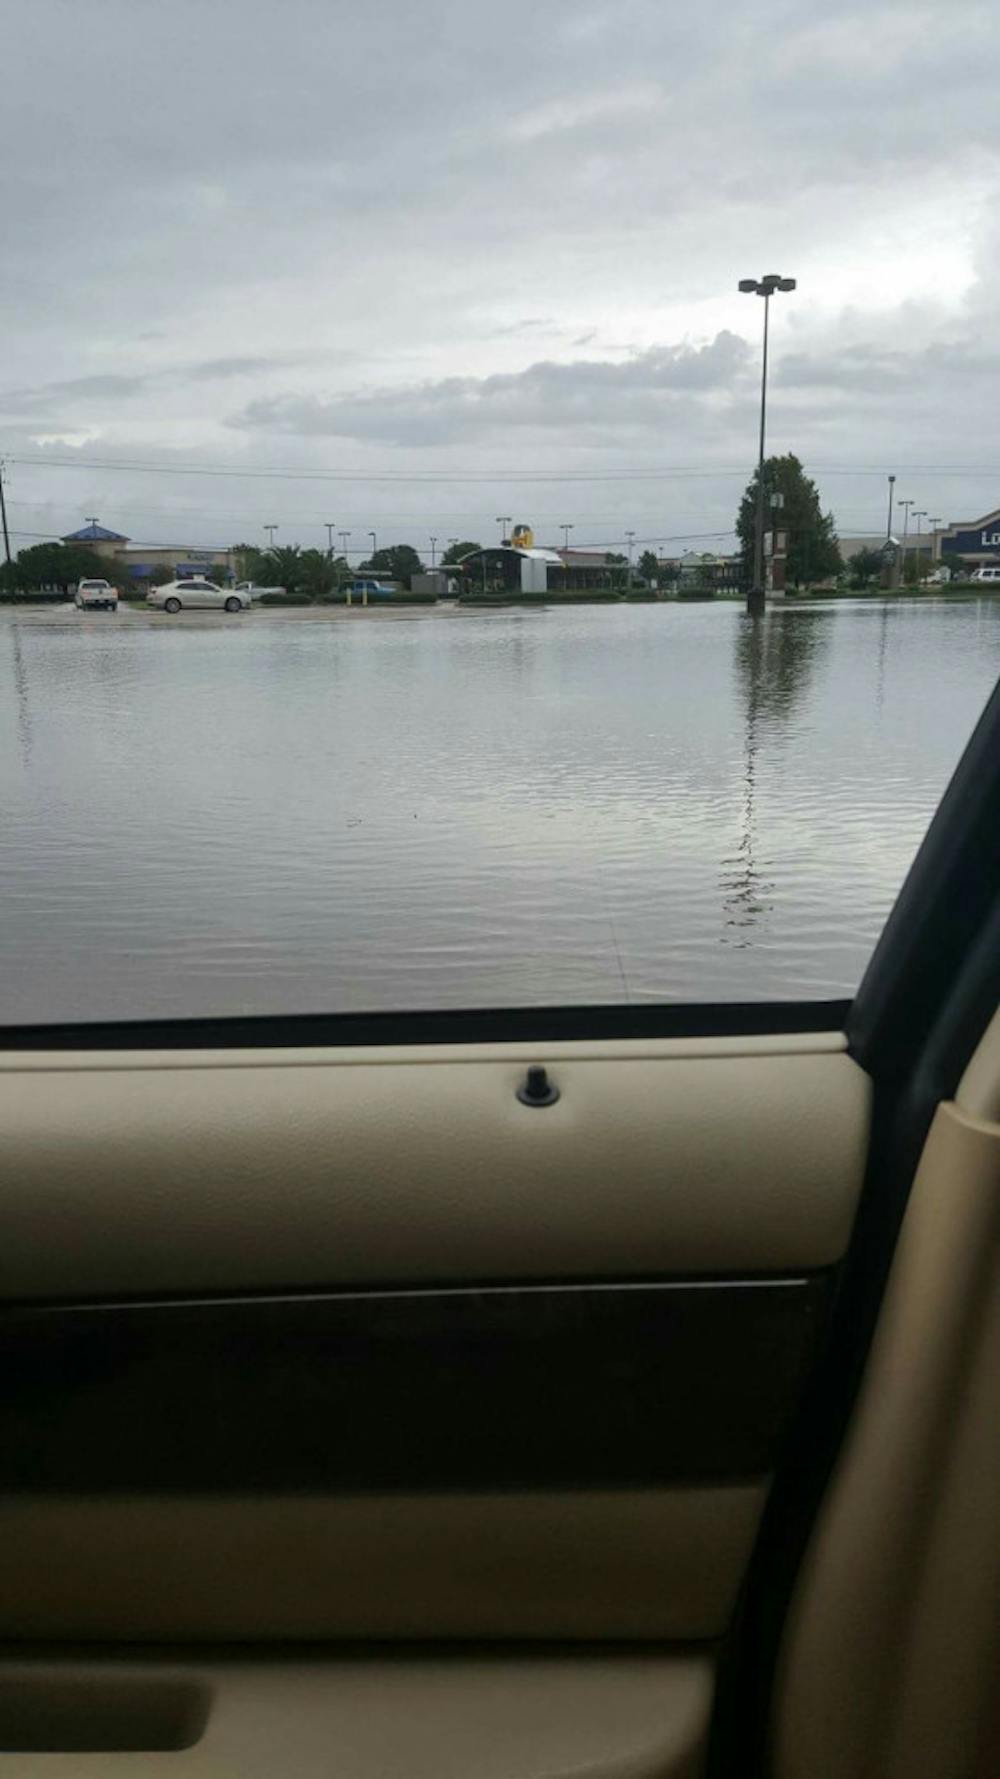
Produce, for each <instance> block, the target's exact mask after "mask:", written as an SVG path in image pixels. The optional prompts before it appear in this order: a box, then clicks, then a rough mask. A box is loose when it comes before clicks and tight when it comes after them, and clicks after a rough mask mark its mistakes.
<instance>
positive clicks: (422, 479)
mask: <svg viewBox="0 0 1000 1779" xmlns="http://www.w3.org/2000/svg"><path fill="white" fill-rule="evenodd" d="M6 460H7V462H8V463H17V464H20V465H22V466H23V467H25V468H32V469H46V468H51V469H77V470H79V469H82V470H89V471H94V470H115V471H118V472H120V473H125V474H135V475H161V476H196V477H197V476H201V477H235V478H238V479H243V480H246V481H288V482H320V483H323V482H338V483H339V482H358V483H365V484H386V485H388V486H392V485H393V484H399V483H412V484H414V485H417V486H421V485H426V484H433V483H436V482H437V483H440V482H453V483H463V484H466V485H472V486H477V485H478V486H482V485H483V484H484V483H493V482H498V481H502V482H509V483H511V484H515V483H518V484H524V485H534V484H537V483H557V482H559V483H578V484H580V485H585V484H591V483H600V482H641V481H654V482H659V481H672V480H711V479H713V478H721V477H729V476H739V477H744V476H746V475H747V474H748V467H747V465H746V464H745V463H742V464H738V465H735V466H733V465H729V464H716V465H713V466H711V467H696V466H690V465H681V464H673V465H663V466H661V467H660V468H656V469H619V470H600V471H590V470H570V471H567V470H547V469H537V470H527V469H525V468H524V467H523V466H521V467H520V468H518V469H483V470H475V471H471V472H470V471H469V470H468V469H462V470H450V469H441V470H391V471H382V472H380V473H375V474H372V473H367V472H365V471H359V470H341V469H329V470H327V469H323V470H320V469H297V470H293V469H285V468H280V467H276V468H269V469H247V468H246V467H237V466H236V465H229V464H186V465H185V464H167V463H148V462H140V461H129V460H126V459H123V458H97V457H89V458H79V457H54V456H48V455H47V456H44V457H22V456H19V455H14V454H13V453H11V454H10V455H9V456H7V459H6ZM810 468H811V470H812V473H813V474H814V475H823V476H857V477H860V476H881V475H883V474H884V473H885V465H884V464H812V465H810ZM896 468H897V470H898V472H899V473H900V474H903V475H907V476H918V475H928V476H930V475H933V476H969V475H981V476H1000V467H998V466H997V465H995V464H919V463H918V464H897V465H896Z"/></svg>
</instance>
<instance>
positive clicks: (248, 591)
mask: <svg viewBox="0 0 1000 1779" xmlns="http://www.w3.org/2000/svg"><path fill="white" fill-rule="evenodd" d="M235 591H236V592H237V593H242V594H243V595H244V596H245V598H247V599H260V597H261V596H262V594H264V593H278V594H283V593H284V592H285V588H284V587H255V586H254V583H253V581H237V583H236V587H235Z"/></svg>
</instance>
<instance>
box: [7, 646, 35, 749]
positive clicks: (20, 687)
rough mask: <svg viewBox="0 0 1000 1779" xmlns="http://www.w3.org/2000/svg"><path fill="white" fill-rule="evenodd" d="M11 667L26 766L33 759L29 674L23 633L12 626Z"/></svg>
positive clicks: (18, 730) (20, 738)
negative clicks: (22, 640)
mask: <svg viewBox="0 0 1000 1779" xmlns="http://www.w3.org/2000/svg"><path fill="white" fill-rule="evenodd" d="M10 638H11V665H12V667H13V670H14V694H15V697H16V699H17V733H18V739H19V741H20V743H21V758H22V761H23V763H24V765H25V766H27V764H28V762H29V761H30V759H31V704H30V700H29V696H28V674H27V669H26V667H25V665H24V653H23V650H22V648H21V633H20V631H19V630H18V629H17V628H16V626H13V625H12V626H11V631H10Z"/></svg>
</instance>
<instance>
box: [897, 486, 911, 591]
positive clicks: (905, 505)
mask: <svg viewBox="0 0 1000 1779" xmlns="http://www.w3.org/2000/svg"><path fill="white" fill-rule="evenodd" d="M899 504H900V506H901V507H902V509H903V572H902V575H901V576H900V579H901V580H902V582H903V585H904V586H905V585H906V543H907V539H908V537H909V535H910V508H911V506H912V505H913V502H912V500H901V501H900V503H899Z"/></svg>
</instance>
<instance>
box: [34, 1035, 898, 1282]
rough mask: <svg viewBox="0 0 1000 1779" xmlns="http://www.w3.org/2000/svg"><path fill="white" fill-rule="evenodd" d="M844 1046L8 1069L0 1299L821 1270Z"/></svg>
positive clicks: (856, 1139)
mask: <svg viewBox="0 0 1000 1779" xmlns="http://www.w3.org/2000/svg"><path fill="white" fill-rule="evenodd" d="M632 1049H633V1051H634V1052H639V1051H642V1050H643V1046H641V1045H638V1044H636V1045H634V1046H632ZM842 1049H843V1043H842V1040H840V1039H838V1038H837V1037H835V1036H833V1035H831V1034H820V1035H818V1036H813V1037H808V1036H807V1037H790V1038H787V1039H785V1040H783V1041H782V1044H781V1045H779V1044H778V1043H777V1041H776V1040H774V1039H767V1038H764V1039H753V1038H750V1039H745V1040H743V1041H742V1043H741V1044H738V1043H737V1042H736V1041H734V1040H716V1041H715V1042H714V1045H713V1042H712V1041H704V1042H702V1043H701V1044H700V1045H697V1044H696V1045H693V1046H692V1045H685V1043H683V1042H682V1041H673V1042H670V1041H666V1042H663V1043H660V1044H658V1045H652V1046H646V1047H645V1054H629V1055H626V1056H624V1057H622V1058H620V1059H615V1060H612V1059H611V1058H610V1057H609V1056H608V1055H607V1053H606V1050H605V1051H604V1052H602V1051H601V1049H600V1047H599V1046H593V1047H588V1046H586V1045H568V1046H567V1045H564V1046H561V1047H560V1046H553V1047H551V1049H549V1050H546V1051H545V1052H542V1053H541V1054H539V1052H538V1050H537V1048H536V1049H528V1050H526V1049H525V1048H524V1047H520V1046H513V1045H511V1046H494V1047H492V1048H491V1047H488V1046H479V1047H476V1048H472V1047H470V1049H469V1050H468V1051H467V1052H454V1051H452V1052H447V1051H442V1052H438V1051H435V1050H434V1049H433V1048H430V1049H428V1048H425V1049H424V1050H423V1051H422V1052H420V1053H419V1054H417V1055H412V1054H411V1055H407V1054H406V1053H405V1052H404V1053H402V1055H400V1054H398V1053H391V1052H386V1053H382V1054H381V1055H379V1054H378V1053H376V1054H375V1055H374V1056H373V1054H372V1053H371V1052H368V1051H363V1052H352V1051H345V1052H340V1053H332V1055H324V1053H322V1052H318V1053H308V1054H305V1055H303V1056H301V1057H300V1056H299V1055H298V1054H297V1053H295V1052H290V1053H289V1052H286V1053H282V1052H272V1053H270V1054H268V1055H267V1056H261V1055H258V1054H256V1053H254V1052H247V1053H243V1054H242V1055H241V1056H240V1057H238V1058H235V1059H227V1058H226V1057H225V1056H224V1055H220V1054H213V1053H208V1054H207V1055H202V1056H198V1057H194V1056H191V1055H188V1056H185V1055H182V1054H176V1053H165V1054H162V1055H157V1056H150V1055H143V1054H141V1053H139V1054H138V1055H136V1056H135V1057H133V1058H124V1057H119V1058H95V1057H93V1056H83V1057H79V1058H75V1057H71V1056H65V1057H58V1058H56V1057H50V1058H44V1057H30V1058H26V1059H24V1060H23V1061H22V1060H19V1059H15V1058H10V1057H8V1058H6V1059H3V1060H2V1061H0V1182H2V1183H0V1295H2V1296H3V1297H5V1298H7V1299H8V1300H10V1299H11V1298H31V1297H59V1296H63V1295H67V1296H74V1297H80V1296H87V1295H93V1296H110V1295H115V1294H129V1295H141V1294H143V1293H152V1292H158V1291H198V1290H253V1289H258V1288H267V1287H269V1286H271V1287H273V1286H280V1287H282V1288H290V1287H296V1286H313V1285H317V1284H365V1283H372V1282H386V1281H395V1282H409V1281H416V1282H420V1281H431V1282H436V1283H440V1282H446V1281H449V1280H450V1281H459V1282H463V1283H469V1282H474V1281H477V1280H481V1279H531V1278H553V1279H558V1278H571V1277H588V1276H591V1277H601V1278H608V1277H630V1276H631V1277H635V1276H642V1275H644V1276H646V1277H655V1276H663V1275H669V1276H674V1277H679V1276H683V1275H686V1274H688V1275H690V1274H702V1275H707V1276H712V1275H720V1274H741V1273H760V1272H765V1273H766V1272H774V1273H777V1272H781V1271H783V1270H790V1269H797V1270H805V1269H810V1268H819V1267H824V1266H829V1265H831V1264H833V1263H835V1262H836V1261H837V1260H839V1259H840V1257H841V1256H842V1254H843V1252H844V1250H845V1248H846V1245H847V1240H848V1236H849V1233H850V1227H851V1222H852V1218H853V1214H854V1208H855V1204H856V1201H857V1195H858V1191H859V1187H860V1181H861V1174H862V1170H863V1166H864V1155H865V1146H866V1141H867V1130H868V1114H869V1083H868V1080H867V1078H866V1076H865V1075H864V1074H863V1073H862V1071H861V1070H860V1069H859V1068H857V1066H856V1065H855V1064H854V1063H853V1062H851V1061H850V1059H849V1058H848V1057H847V1056H846V1055H844V1054H842ZM402 1056H405V1057H406V1060H402ZM534 1061H543V1062H545V1063H546V1065H547V1066H548V1067H549V1069H550V1071H551V1073H552V1076H553V1078H554V1079H557V1081H558V1084H559V1087H560V1090H561V1097H560V1099H559V1102H558V1104H556V1105H554V1106H552V1107H551V1108H548V1109H546V1110H529V1109H527V1108H525V1107H524V1106H522V1105H521V1104H519V1102H518V1100H517V1098H516V1095H515V1089H516V1087H517V1085H518V1083H519V1082H520V1081H521V1079H522V1078H523V1076H524V1072H525V1068H526V1066H527V1064H528V1063H529V1062H534Z"/></svg>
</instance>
